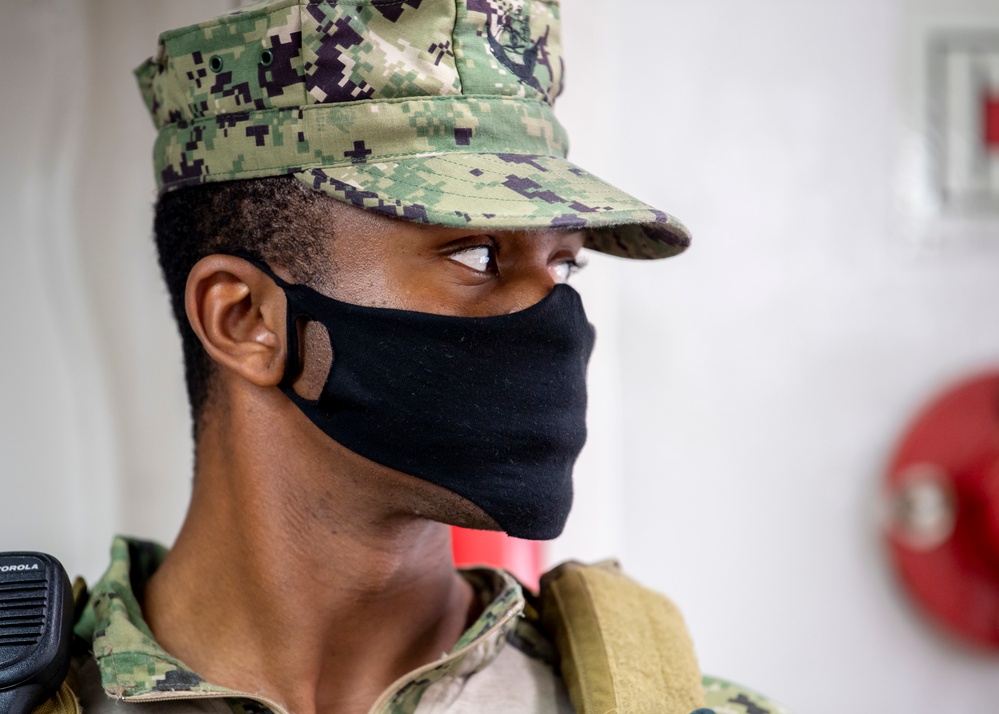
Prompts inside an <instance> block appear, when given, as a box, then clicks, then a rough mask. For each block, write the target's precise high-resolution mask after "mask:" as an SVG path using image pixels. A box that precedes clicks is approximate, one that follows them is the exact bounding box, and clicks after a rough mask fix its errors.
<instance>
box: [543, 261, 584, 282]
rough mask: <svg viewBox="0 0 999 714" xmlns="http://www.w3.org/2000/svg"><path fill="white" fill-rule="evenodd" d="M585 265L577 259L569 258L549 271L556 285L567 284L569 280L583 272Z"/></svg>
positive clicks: (554, 265)
mask: <svg viewBox="0 0 999 714" xmlns="http://www.w3.org/2000/svg"><path fill="white" fill-rule="evenodd" d="M584 265H585V263H581V262H579V261H578V260H576V259H575V258H567V259H566V260H560V261H559V262H557V263H555V264H553V265H552V266H551V267H550V268H549V270H550V271H551V274H552V277H553V278H554V279H555V282H556V283H567V282H569V278H570V277H572V276H573V275H575V274H576V273H578V272H579V271H580V270H582V268H583V267H584Z"/></svg>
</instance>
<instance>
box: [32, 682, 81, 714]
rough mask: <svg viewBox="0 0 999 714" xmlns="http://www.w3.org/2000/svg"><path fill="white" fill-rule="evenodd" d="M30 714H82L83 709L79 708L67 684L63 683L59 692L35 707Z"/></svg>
mask: <svg viewBox="0 0 999 714" xmlns="http://www.w3.org/2000/svg"><path fill="white" fill-rule="evenodd" d="M31 714H83V709H81V708H80V702H79V701H77V699H76V695H75V694H73V690H72V689H70V687H69V683H68V682H63V683H62V686H60V687H59V691H58V692H56V693H55V694H53V695H52V697H51V698H50V699H47V700H46V701H44V702H42V703H41V704H39V705H38V706H37V707H35V709H34V711H33V712H32V713H31Z"/></svg>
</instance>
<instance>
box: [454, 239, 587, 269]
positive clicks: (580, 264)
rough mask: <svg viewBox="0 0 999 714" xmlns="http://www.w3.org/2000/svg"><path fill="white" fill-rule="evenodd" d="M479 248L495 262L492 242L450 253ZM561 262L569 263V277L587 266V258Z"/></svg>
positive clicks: (457, 253)
mask: <svg viewBox="0 0 999 714" xmlns="http://www.w3.org/2000/svg"><path fill="white" fill-rule="evenodd" d="M478 248H485V249H486V250H488V251H489V257H490V263H492V262H494V261H495V260H496V246H495V245H493V244H491V243H480V244H479V245H466V246H462V247H461V248H459V249H458V250H455V251H453V252H451V253H450V255H452V256H455V255H460V254H461V253H466V252H468V251H471V250H476V249H478ZM559 263H561V264H562V265H568V266H569V275H568V276H567V277H571V276H573V275H575V274H576V273H578V272H579V271H580V270H582V269H583V268H585V267H586V263H587V261H586V260H585V259H581V258H578V257H574V258H566V259H565V260H561V261H559ZM472 270H474V268H472ZM476 272H480V273H482V274H483V275H488V274H489V273H488V272H487V271H483V270H480V271H476Z"/></svg>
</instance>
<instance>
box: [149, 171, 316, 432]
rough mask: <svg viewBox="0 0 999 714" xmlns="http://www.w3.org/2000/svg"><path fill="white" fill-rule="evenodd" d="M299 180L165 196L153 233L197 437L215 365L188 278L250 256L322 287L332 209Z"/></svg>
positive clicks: (232, 184) (223, 185)
mask: <svg viewBox="0 0 999 714" xmlns="http://www.w3.org/2000/svg"><path fill="white" fill-rule="evenodd" d="M334 200H335V199H333V198H331V197H330V196H327V195H326V194H323V193H320V192H319V191H314V190H312V189H311V188H309V187H307V186H305V185H304V184H303V183H301V182H300V181H298V180H297V179H295V178H294V177H291V176H288V177H277V178H263V179H250V180H245V181H222V182H218V183H208V184H202V185H198V186H191V187H188V188H181V189H177V190H175V191H170V192H169V193H166V194H163V195H162V196H161V197H160V199H159V201H158V202H157V204H156V218H155V221H154V230H155V237H156V248H157V251H158V254H159V263H160V268H161V269H162V271H163V277H164V279H165V280H166V285H167V290H168V292H169V294H170V304H171V306H172V308H173V315H174V318H175V319H176V320H177V327H178V328H179V329H180V338H181V343H182V347H183V352H184V373H185V377H186V380H187V394H188V399H189V400H190V403H191V417H192V419H193V422H194V435H195V438H197V436H198V432H199V426H200V423H201V420H202V417H203V415H204V411H205V405H206V403H207V402H208V400H209V397H210V395H211V391H212V385H213V382H214V374H215V366H214V362H213V361H212V359H211V358H210V357H209V356H208V353H207V352H206V351H205V349H204V347H203V346H202V344H201V341H200V340H199V339H198V336H197V335H196V334H195V333H194V330H193V329H192V328H191V325H190V323H189V322H188V319H187V313H186V311H185V308H184V291H185V289H186V286H187V276H188V275H189V274H190V272H191V269H192V268H193V267H194V265H195V264H196V263H197V262H198V261H199V260H201V259H202V258H204V257H206V256H209V255H212V254H214V253H232V252H234V251H237V250H244V251H248V252H249V253H252V254H254V255H256V256H258V257H260V258H262V259H263V260H265V261H266V262H267V263H268V264H270V265H271V266H281V267H283V268H285V269H287V270H288V271H289V272H290V273H291V275H292V277H293V279H294V280H295V281H296V282H300V283H306V284H313V285H315V284H316V282H317V280H318V279H319V276H320V274H321V272H322V271H321V266H322V265H323V263H324V262H325V261H326V260H327V259H328V251H327V245H328V241H329V240H330V238H331V237H332V234H333V230H332V226H331V225H330V218H329V217H330V202H331V201H334Z"/></svg>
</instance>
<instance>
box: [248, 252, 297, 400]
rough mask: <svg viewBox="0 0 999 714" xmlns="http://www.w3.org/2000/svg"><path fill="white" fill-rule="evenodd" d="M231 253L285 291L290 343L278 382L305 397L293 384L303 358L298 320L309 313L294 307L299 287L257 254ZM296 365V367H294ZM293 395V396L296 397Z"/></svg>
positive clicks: (286, 318) (284, 389) (287, 336)
mask: <svg viewBox="0 0 999 714" xmlns="http://www.w3.org/2000/svg"><path fill="white" fill-rule="evenodd" d="M229 255H231V256H233V257H235V258H242V259H243V260H245V261H246V262H247V263H249V264H250V265H252V266H253V267H255V268H256V269H257V270H259V271H260V272H261V273H263V274H264V275H266V276H267V277H268V278H270V279H271V280H273V281H274V284H275V285H277V286H278V287H279V288H281V290H282V292H284V301H285V305H286V310H285V333H286V335H285V339H286V342H287V343H288V357H287V359H286V360H285V364H284V375H283V376H282V377H281V383H280V384H278V388H279V389H281V390H282V391H283V392H285V393H286V394H288V395H289V396H291V395H294V397H298V398H299V399H303V397H302V396H301V395H300V394H298V393H297V392H296V391H295V390H294V388H293V386H292V385H293V384H294V382H295V379H296V378H297V377H298V375H299V373H300V372H301V371H302V370H301V358H300V357H299V354H298V320H299V319H300V318H302V317H307V315H306V314H305V313H304V312H302V311H301V310H296V309H295V308H294V301H293V300H292V299H291V294H290V293H291V292H292V291H293V290H294V289H295V288H296V287H297V286H296V285H295V284H294V283H289V282H288V281H287V280H285V279H284V278H282V277H281V276H280V275H278V274H277V273H275V272H274V271H273V270H271V266H269V265H267V263H265V262H264V261H263V260H261V259H260V258H258V257H257V256H255V255H253V254H252V253H249V252H247V251H245V250H237V251H233V252H232V253H229ZM292 365H294V367H292ZM294 397H293V398H294Z"/></svg>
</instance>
